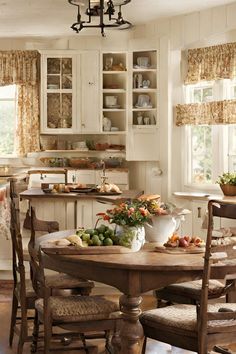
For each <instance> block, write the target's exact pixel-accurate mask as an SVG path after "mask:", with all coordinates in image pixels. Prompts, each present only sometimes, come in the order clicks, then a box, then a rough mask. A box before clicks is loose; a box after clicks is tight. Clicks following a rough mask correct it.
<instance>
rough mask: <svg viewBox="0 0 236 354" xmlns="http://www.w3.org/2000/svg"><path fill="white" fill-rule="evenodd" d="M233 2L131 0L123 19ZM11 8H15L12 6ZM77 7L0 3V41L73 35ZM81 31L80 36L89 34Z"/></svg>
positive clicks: (21, 0)
mask: <svg viewBox="0 0 236 354" xmlns="http://www.w3.org/2000/svg"><path fill="white" fill-rule="evenodd" d="M232 2H234V1H232V0H132V1H131V3H129V4H127V5H125V6H124V7H123V10H122V11H123V17H124V18H125V19H127V20H128V21H130V22H132V23H133V24H134V25H137V24H142V23H147V22H148V21H152V20H155V19H160V18H164V17H172V16H176V15H180V14H186V13H190V12H194V11H200V10H204V9H207V8H210V7H215V6H220V5H225V4H229V3H232ZM13 4H14V5H13ZM75 20H76V7H75V6H72V5H70V4H69V3H68V1H67V0H15V1H12V0H0V37H5V38H9V37H32V36H33V37H34V36H37V37H59V36H70V35H74V33H73V31H72V30H71V29H70V26H71V24H72V23H73V22H75ZM89 31H90V30H83V31H82V32H81V34H80V35H83V34H88V33H89Z"/></svg>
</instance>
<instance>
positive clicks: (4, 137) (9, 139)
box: [0, 85, 16, 157]
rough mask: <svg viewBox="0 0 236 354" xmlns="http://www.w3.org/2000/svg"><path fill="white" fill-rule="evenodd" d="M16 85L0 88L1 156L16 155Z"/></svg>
mask: <svg viewBox="0 0 236 354" xmlns="http://www.w3.org/2000/svg"><path fill="white" fill-rule="evenodd" d="M15 131H16V85H9V86H0V156H2V157H4V156H9V155H13V154H14V153H15V141H14V140H15Z"/></svg>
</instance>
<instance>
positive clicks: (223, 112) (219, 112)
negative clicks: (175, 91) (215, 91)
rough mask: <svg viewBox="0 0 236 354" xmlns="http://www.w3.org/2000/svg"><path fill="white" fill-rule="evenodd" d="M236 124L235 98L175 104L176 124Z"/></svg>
mask: <svg viewBox="0 0 236 354" xmlns="http://www.w3.org/2000/svg"><path fill="white" fill-rule="evenodd" d="M187 124H191V125H198V124H210V125H211V124H236V100H224V101H215V102H207V103H190V104H179V105H177V106H176V125H178V126H181V125H187Z"/></svg>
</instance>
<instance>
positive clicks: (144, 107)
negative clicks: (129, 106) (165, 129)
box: [134, 104, 153, 109]
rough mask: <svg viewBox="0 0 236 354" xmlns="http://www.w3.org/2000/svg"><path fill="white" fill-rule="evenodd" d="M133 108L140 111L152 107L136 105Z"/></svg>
mask: <svg viewBox="0 0 236 354" xmlns="http://www.w3.org/2000/svg"><path fill="white" fill-rule="evenodd" d="M134 108H142V109H146V108H153V107H152V105H146V106H145V105H144V106H138V105H137V104H136V105H135V106H134Z"/></svg>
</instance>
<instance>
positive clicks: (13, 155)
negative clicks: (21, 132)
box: [0, 84, 17, 159]
mask: <svg viewBox="0 0 236 354" xmlns="http://www.w3.org/2000/svg"><path fill="white" fill-rule="evenodd" d="M7 86H14V91H15V92H14V97H1V96H0V103H1V102H14V103H15V105H14V116H15V123H14V131H15V132H16V129H17V85H16V84H12V85H6V86H4V87H7ZM16 157H17V153H16V136H15V135H14V148H13V152H12V153H11V154H2V153H1V151H0V159H5V158H7V159H11V158H16Z"/></svg>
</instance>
